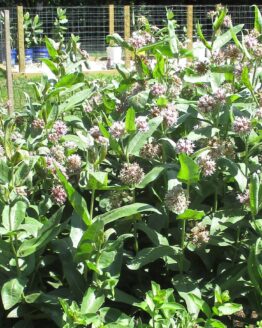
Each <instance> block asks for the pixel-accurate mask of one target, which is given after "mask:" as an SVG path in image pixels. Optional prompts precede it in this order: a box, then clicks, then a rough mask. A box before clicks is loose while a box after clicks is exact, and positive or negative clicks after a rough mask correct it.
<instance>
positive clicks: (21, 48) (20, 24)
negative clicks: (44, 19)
mask: <svg viewBox="0 0 262 328" xmlns="http://www.w3.org/2000/svg"><path fill="white" fill-rule="evenodd" d="M17 37H18V53H19V72H20V73H24V72H25V39H24V13H23V6H17Z"/></svg>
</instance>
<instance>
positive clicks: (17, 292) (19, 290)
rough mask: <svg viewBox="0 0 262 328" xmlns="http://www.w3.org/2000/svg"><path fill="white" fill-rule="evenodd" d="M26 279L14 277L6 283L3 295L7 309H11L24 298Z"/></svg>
mask: <svg viewBox="0 0 262 328" xmlns="http://www.w3.org/2000/svg"><path fill="white" fill-rule="evenodd" d="M25 284H26V280H24V279H18V278H14V279H11V280H9V281H7V282H6V283H4V285H3V287H2V290H1V296H2V302H3V306H4V308H5V310H9V309H11V308H12V307H13V306H14V305H16V304H17V303H19V302H20V301H21V300H22V295H23V290H24V287H25Z"/></svg>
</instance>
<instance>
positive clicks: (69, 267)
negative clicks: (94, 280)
mask: <svg viewBox="0 0 262 328" xmlns="http://www.w3.org/2000/svg"><path fill="white" fill-rule="evenodd" d="M51 245H52V249H53V251H54V252H55V253H56V254H58V256H59V259H60V261H61V263H62V269H63V275H64V278H65V279H66V281H67V283H68V285H69V287H70V290H71V293H72V295H74V297H76V298H77V299H78V300H80V299H81V298H82V296H83V294H84V290H85V280H84V277H83V276H82V275H81V273H80V272H79V271H78V269H77V267H76V265H75V262H74V259H73V254H72V244H71V240H70V239H69V238H63V239H58V240H54V241H52V243H51Z"/></svg>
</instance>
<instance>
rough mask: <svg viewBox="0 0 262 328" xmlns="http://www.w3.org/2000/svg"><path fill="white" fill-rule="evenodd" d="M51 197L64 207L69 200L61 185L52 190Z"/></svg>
mask: <svg viewBox="0 0 262 328" xmlns="http://www.w3.org/2000/svg"><path fill="white" fill-rule="evenodd" d="M51 196H52V198H53V200H54V202H55V203H56V204H57V205H63V204H64V203H65V201H66V198H67V196H66V192H65V189H64V188H63V187H62V186H60V185H57V186H55V187H53V188H52V191H51Z"/></svg>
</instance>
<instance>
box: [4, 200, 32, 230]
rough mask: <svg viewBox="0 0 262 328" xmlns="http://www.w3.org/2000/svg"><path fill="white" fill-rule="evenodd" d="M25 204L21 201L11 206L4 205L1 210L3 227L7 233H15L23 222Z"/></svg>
mask: <svg viewBox="0 0 262 328" xmlns="http://www.w3.org/2000/svg"><path fill="white" fill-rule="evenodd" d="M26 209H27V204H26V203H25V202H24V201H22V200H18V201H16V202H15V203H14V204H13V205H12V206H10V205H6V206H5V207H4V210H3V215H2V217H3V226H4V227H5V228H6V230H8V231H15V230H17V229H18V228H19V226H20V224H21V223H22V222H23V221H24V218H25V212H26Z"/></svg>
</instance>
